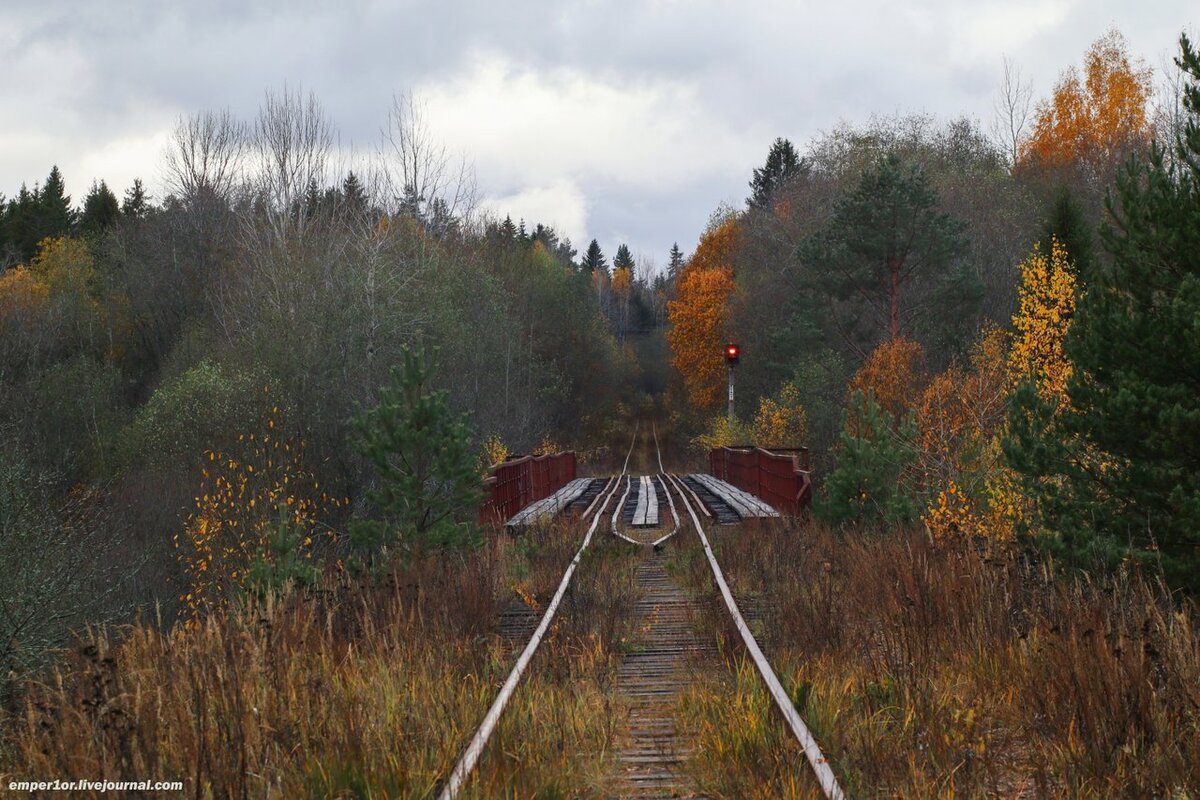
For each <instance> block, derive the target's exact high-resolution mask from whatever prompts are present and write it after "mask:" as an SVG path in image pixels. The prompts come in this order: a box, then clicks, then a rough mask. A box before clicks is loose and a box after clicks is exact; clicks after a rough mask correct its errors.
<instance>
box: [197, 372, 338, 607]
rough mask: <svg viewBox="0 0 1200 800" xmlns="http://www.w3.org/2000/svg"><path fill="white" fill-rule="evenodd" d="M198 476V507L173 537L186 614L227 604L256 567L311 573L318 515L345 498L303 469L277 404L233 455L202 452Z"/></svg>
mask: <svg viewBox="0 0 1200 800" xmlns="http://www.w3.org/2000/svg"><path fill="white" fill-rule="evenodd" d="M263 395H264V399H265V398H267V397H269V387H266V386H264V387H263ZM201 476H202V479H201V484H200V489H199V493H198V494H197V496H196V498H195V510H194V511H193V512H192V514H191V515H190V516H189V517H188V520H187V523H186V525H185V526H184V529H183V532H182V533H181V534H177V535H176V536H175V547H176V549H177V550H178V553H179V561H180V563H181V564H182V566H183V569H184V572H185V573H186V574H187V577H188V587H187V590H186V591H185V592H184V593H183V594H182V595H181V596H180V600H181V601H182V603H183V606H182V608H181V613H182V614H183V615H185V616H190V617H193V618H194V617H197V616H199V615H200V614H201V613H204V612H209V611H213V610H216V609H221V608H225V607H227V606H228V605H229V603H230V602H231V601H232V600H233V599H234V598H235V597H237V596H238V595H239V594H240V593H241V592H242V591H244V590H245V589H247V588H248V587H249V586H250V584H251V580H252V577H253V575H252V573H253V572H254V570H255V569H256V567H265V568H266V569H267V570H271V569H273V568H275V567H281V566H284V565H290V567H289V569H288V572H289V573H290V574H291V575H292V576H297V575H301V574H305V573H308V574H311V573H313V572H315V567H312V566H311V565H310V561H311V559H312V555H313V546H314V544H315V543H316V542H317V540H318V539H319V537H320V536H321V535H322V534H321V531H320V524H319V523H320V520H321V519H322V518H324V516H325V515H327V514H329V513H331V512H332V511H333V509H336V508H338V507H341V506H343V505H345V503H346V502H347V499H345V498H338V497H334V496H331V495H329V494H328V493H327V491H323V490H322V488H321V485H320V483H319V482H318V481H317V480H316V479H315V478H314V477H313V476H312V474H311V473H309V472H308V471H307V470H306V469H305V467H304V443H303V441H302V440H300V439H298V438H297V437H294V436H290V435H288V434H287V433H286V432H285V431H284V430H283V415H282V413H281V412H280V409H279V406H277V405H269V411H265V413H264V414H263V416H262V419H261V421H260V423H259V424H258V426H257V430H254V431H251V432H249V433H245V434H242V435H240V436H239V437H238V442H237V446H236V447H233V448H231V449H230V452H217V451H215V450H209V451H208V452H206V453H205V454H204V462H203V466H202V469H201ZM297 566H299V567H300V569H297V568H296V567H297Z"/></svg>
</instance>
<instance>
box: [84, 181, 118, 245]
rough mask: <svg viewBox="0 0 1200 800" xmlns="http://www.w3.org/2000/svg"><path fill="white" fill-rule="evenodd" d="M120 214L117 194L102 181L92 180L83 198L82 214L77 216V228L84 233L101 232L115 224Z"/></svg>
mask: <svg viewBox="0 0 1200 800" xmlns="http://www.w3.org/2000/svg"><path fill="white" fill-rule="evenodd" d="M120 215H121V207H120V204H119V203H118V202H117V196H116V195H115V194H113V193H112V190H110V189H109V188H108V184H106V183H105V182H104V181H100V182H99V183H96V182H93V183H92V188H91V190H90V191H89V192H88V193H87V197H85V198H84V199H83V214H81V215H80V217H79V229H80V230H81V231H82V232H84V233H89V234H95V233H102V232H104V231H105V230H107V229H108V228H110V227H112V226H113V225H115V224H116V222H117V219H118V218H119V217H120Z"/></svg>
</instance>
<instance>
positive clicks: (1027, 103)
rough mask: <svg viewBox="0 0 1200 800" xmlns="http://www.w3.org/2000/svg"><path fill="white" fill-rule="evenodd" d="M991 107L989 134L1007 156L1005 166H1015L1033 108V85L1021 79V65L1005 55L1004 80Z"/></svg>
mask: <svg viewBox="0 0 1200 800" xmlns="http://www.w3.org/2000/svg"><path fill="white" fill-rule="evenodd" d="M992 108H993V110H994V112H995V113H994V116H993V117H992V137H993V139H994V140H995V142H996V145H997V147H999V148H1000V150H1001V151H1003V152H1004V154H1005V155H1006V156H1007V157H1008V163H1009V166H1010V167H1016V165H1017V159H1018V158H1019V157H1020V155H1021V143H1022V142H1023V141H1024V139H1025V129H1026V127H1028V125H1029V117H1030V114H1031V113H1032V109H1033V84H1032V82H1030V81H1027V80H1024V79H1023V78H1022V76H1021V68H1020V67H1017V66H1015V65H1014V64H1013V63H1012V60H1011V59H1010V58H1008V56H1005V57H1004V80H1003V82H1002V83H1001V84H1000V88H999V90H997V92H996V98H995V100H994V101H993V105H992Z"/></svg>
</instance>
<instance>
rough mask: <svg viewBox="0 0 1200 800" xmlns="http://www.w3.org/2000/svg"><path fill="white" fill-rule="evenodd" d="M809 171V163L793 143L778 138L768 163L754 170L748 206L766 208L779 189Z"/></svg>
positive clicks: (747, 199) (768, 157)
mask: <svg viewBox="0 0 1200 800" xmlns="http://www.w3.org/2000/svg"><path fill="white" fill-rule="evenodd" d="M808 169H809V165H808V162H807V161H806V160H803V159H801V158H800V156H799V155H797V154H796V148H795V147H793V146H792V143H791V142H789V141H788V140H787V139H783V138H777V139H776V140H775V141H774V142H773V143H772V144H771V149H770V151H769V152H768V153H767V162H766V163H765V164H764V165H763V166H762V167H761V168H759V169H755V170H754V179H753V180H751V181H750V196H749V197H748V198H746V205H748V206H749V207H750V208H765V207H766V206H767V204H768V203H769V202H770V201H771V195H772V194H774V193H775V191H776V190H777V189H779V187H781V186H783V185H784V184H785V183H787V182H788V181H789V180H790V179H792V178H794V177H795V176H797V175H801V174H804V173H806V172H808Z"/></svg>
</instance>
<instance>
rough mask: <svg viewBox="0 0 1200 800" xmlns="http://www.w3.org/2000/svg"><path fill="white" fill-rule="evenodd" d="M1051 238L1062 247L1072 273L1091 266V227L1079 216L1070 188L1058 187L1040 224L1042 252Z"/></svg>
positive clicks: (1080, 213)
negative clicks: (1046, 214) (1043, 221)
mask: <svg viewBox="0 0 1200 800" xmlns="http://www.w3.org/2000/svg"><path fill="white" fill-rule="evenodd" d="M1054 239H1058V242H1059V244H1061V245H1062V246H1063V247H1064V248H1066V251H1067V253H1068V254H1069V255H1070V258H1071V263H1072V264H1074V265H1075V270H1076V272H1080V273H1083V274H1085V275H1086V274H1087V273H1088V272H1090V271H1091V269H1092V268H1093V266H1094V263H1093V259H1094V255H1093V242H1092V230H1091V228H1090V226H1089V225H1088V223H1087V221H1086V220H1085V219H1084V218H1083V212H1082V211H1080V209H1079V204H1078V203H1076V202H1075V198H1074V197H1072V196H1071V190H1070V189H1068V188H1067V187H1066V186H1064V187H1062V188H1061V189H1060V190H1059V192H1058V195H1057V196H1055V198H1054V203H1053V205H1051V207H1050V215H1049V218H1048V219H1047V220H1046V224H1045V225H1044V226H1043V227H1042V238H1041V240H1040V243H1041V245H1042V252H1043V253H1049V252H1051V249H1052V243H1053V240H1054Z"/></svg>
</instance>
